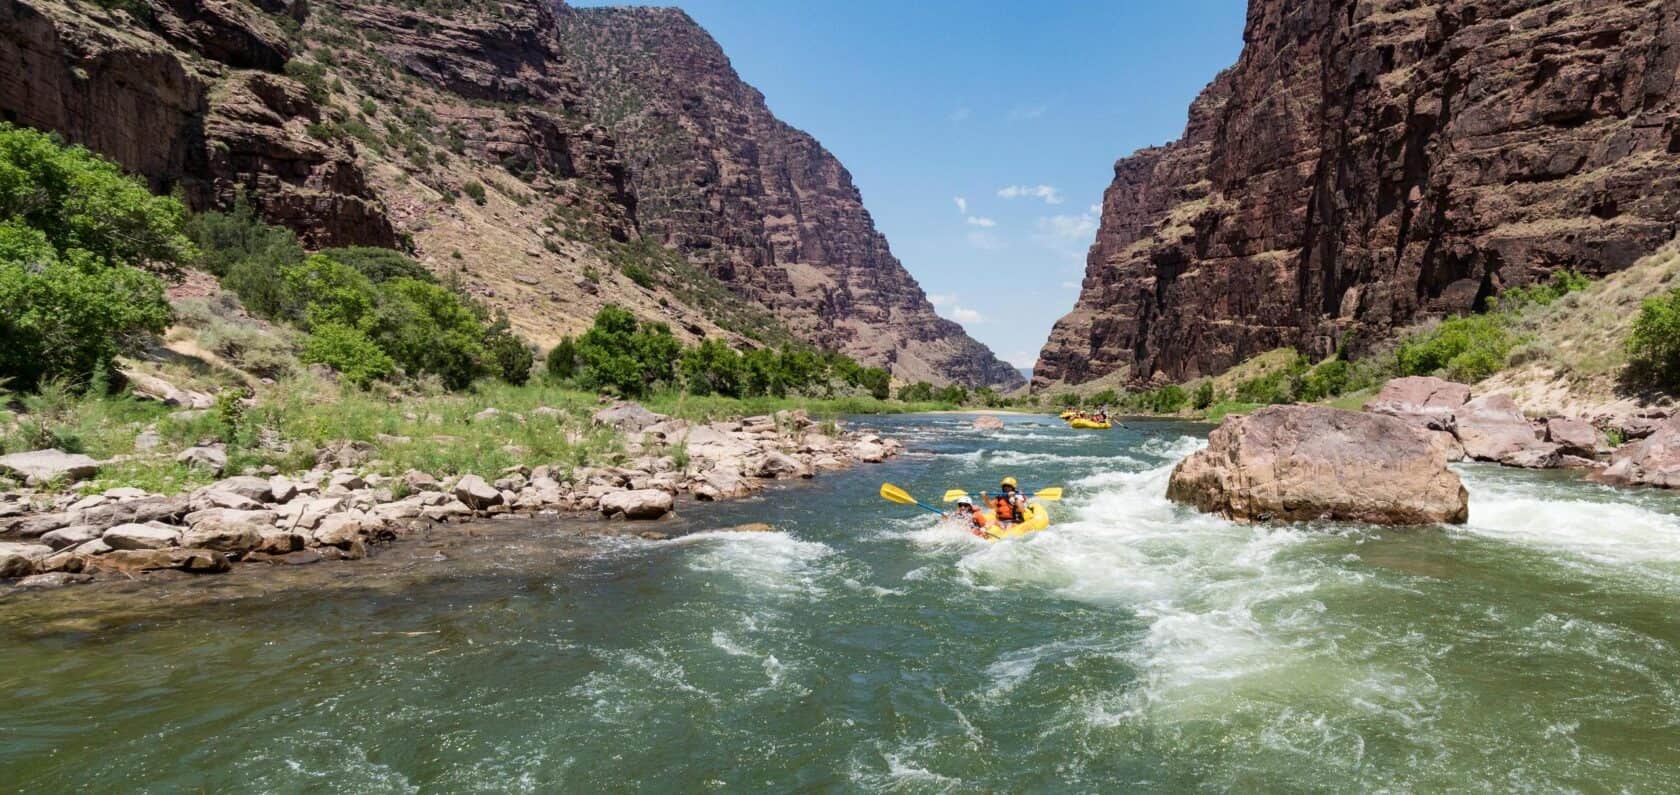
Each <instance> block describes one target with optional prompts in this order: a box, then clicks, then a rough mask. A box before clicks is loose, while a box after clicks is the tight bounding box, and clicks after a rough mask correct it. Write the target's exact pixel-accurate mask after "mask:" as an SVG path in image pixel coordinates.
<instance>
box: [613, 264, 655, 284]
mask: <svg viewBox="0 0 1680 795" xmlns="http://www.w3.org/2000/svg"><path fill="white" fill-rule="evenodd" d="M621 270H623V271H624V275H625V276H626V277H627V278H629V279H630V281H632V282H635V283H636V284H638V285H640V286H641V287H643V288H644V289H648V290H651V289H653V285H654V279H653V274H651V273H649V272H648V269H647V268H644V267H642V266H641V265H638V264H636V263H634V262H631V263H626V264H625V265H624V267H623V268H622V269H621Z"/></svg>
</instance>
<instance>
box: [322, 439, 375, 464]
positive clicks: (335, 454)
mask: <svg viewBox="0 0 1680 795" xmlns="http://www.w3.org/2000/svg"><path fill="white" fill-rule="evenodd" d="M378 449H379V448H377V447H374V446H373V444H372V443H371V442H364V441H361V440H360V439H339V440H337V441H332V442H327V443H326V444H324V445H322V446H321V449H319V450H316V451H315V465H316V466H318V467H321V468H323V469H340V468H344V467H357V466H361V465H362V464H365V463H367V462H368V461H370V460H372V459H373V456H374V454H375V453H376V452H378Z"/></svg>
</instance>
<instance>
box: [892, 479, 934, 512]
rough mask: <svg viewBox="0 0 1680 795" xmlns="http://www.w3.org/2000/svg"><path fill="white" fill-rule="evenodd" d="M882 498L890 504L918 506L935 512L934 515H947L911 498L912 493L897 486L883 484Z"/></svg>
mask: <svg viewBox="0 0 1680 795" xmlns="http://www.w3.org/2000/svg"><path fill="white" fill-rule="evenodd" d="M881 498H882V499H884V500H887V501H888V502H896V503H898V504H899V505H914V506H917V507H919V508H925V509H927V510H929V511H933V512H934V513H937V514H939V515H940V516H944V515H945V512H944V511H941V510H939V509H938V508H935V507H933V506H932V505H928V504H927V503H925V502H922V501H921V500H918V499H916V498H915V497H912V496H910V492H908V491H905V490H904V489H901V488H899V487H897V486H894V485H893V484H891V483H882V484H881Z"/></svg>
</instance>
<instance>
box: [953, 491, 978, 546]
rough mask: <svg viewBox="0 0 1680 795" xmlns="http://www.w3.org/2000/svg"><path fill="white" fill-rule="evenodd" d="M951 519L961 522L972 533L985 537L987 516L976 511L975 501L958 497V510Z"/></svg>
mask: <svg viewBox="0 0 1680 795" xmlns="http://www.w3.org/2000/svg"><path fill="white" fill-rule="evenodd" d="M951 518H953V519H956V520H957V521H959V522H961V523H962V524H963V525H964V526H966V527H967V528H968V531H969V532H970V533H973V534H975V535H977V536H981V537H985V535H986V515H985V514H983V513H981V512H979V511H977V510H975V509H974V500H971V499H969V498H968V497H966V496H965V497H958V498H957V509H956V510H955V511H952V512H951Z"/></svg>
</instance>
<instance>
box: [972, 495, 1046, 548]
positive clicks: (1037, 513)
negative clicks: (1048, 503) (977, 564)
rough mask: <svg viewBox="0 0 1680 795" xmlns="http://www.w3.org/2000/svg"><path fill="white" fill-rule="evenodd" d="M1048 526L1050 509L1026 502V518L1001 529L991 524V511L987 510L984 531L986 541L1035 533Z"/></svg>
mask: <svg viewBox="0 0 1680 795" xmlns="http://www.w3.org/2000/svg"><path fill="white" fill-rule="evenodd" d="M1049 526H1050V511H1049V510H1047V509H1046V508H1045V507H1044V506H1043V505H1041V504H1039V503H1036V502H1029V503H1027V520H1026V521H1024V522H1019V523H1017V524H1012V525H1010V526H1009V527H1007V528H1005V529H1003V530H999V529H998V528H997V527H996V526H995V525H993V524H992V512H991V511H987V512H986V529H985V530H984V533H985V539H986V540H987V541H1002V540H1004V539H1006V538H1020V537H1021V536H1024V535H1027V534H1029V533H1036V532H1038V531H1040V530H1043V529H1044V528H1046V527H1049Z"/></svg>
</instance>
